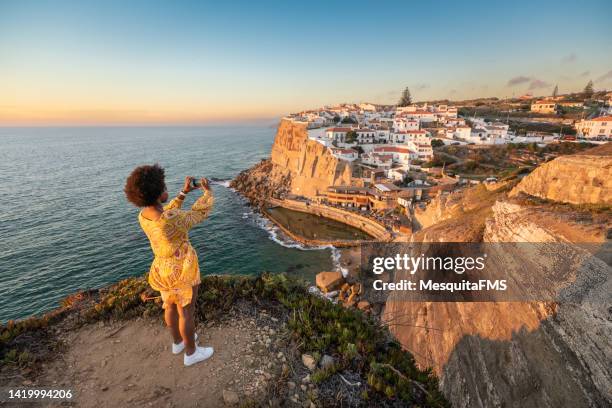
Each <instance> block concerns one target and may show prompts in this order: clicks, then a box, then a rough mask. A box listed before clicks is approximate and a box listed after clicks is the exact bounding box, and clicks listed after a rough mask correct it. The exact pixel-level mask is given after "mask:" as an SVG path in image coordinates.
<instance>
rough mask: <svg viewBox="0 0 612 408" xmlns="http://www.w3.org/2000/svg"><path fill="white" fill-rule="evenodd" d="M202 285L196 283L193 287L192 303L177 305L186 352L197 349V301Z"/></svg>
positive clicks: (188, 353)
mask: <svg viewBox="0 0 612 408" xmlns="http://www.w3.org/2000/svg"><path fill="white" fill-rule="evenodd" d="M199 286H200V285H195V286H194V287H193V288H192V291H193V292H192V294H191V303H190V304H188V305H186V306H184V307H182V306H180V305H177V309H178V315H179V331H180V333H181V337H182V338H183V341H184V342H185V354H187V355H188V356H190V355H192V354H193V352H194V351H195V338H194V336H195V319H194V314H195V302H196V299H197V297H198V288H199Z"/></svg>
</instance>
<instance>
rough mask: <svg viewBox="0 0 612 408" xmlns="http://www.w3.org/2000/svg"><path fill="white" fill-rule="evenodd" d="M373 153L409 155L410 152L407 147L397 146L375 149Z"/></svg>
mask: <svg viewBox="0 0 612 408" xmlns="http://www.w3.org/2000/svg"><path fill="white" fill-rule="evenodd" d="M374 152H376V153H378V152H382V153H410V152H411V150H410V149H408V148H407V147H397V146H381V147H376V148H375V149H374Z"/></svg>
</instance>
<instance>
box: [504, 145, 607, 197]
mask: <svg viewBox="0 0 612 408" xmlns="http://www.w3.org/2000/svg"><path fill="white" fill-rule="evenodd" d="M521 193H524V194H527V195H530V196H535V197H539V198H542V199H546V200H551V201H557V202H562V203H570V204H603V205H612V143H607V144H605V145H603V146H600V147H597V148H594V149H591V150H586V151H584V152H583V153H581V154H575V155H570V156H561V157H558V158H556V159H554V160H552V161H550V162H548V163H546V164H544V165H542V166H540V167H538V168H537V169H535V170H534V171H533V172H532V173H531V174H530V175H528V176H527V177H525V178H524V179H523V180H522V181H521V182H520V183H519V184H518V185H517V186H516V187H515V188H514V189H513V190H512V192H511V193H510V196H511V197H514V196H518V195H520V194H521Z"/></svg>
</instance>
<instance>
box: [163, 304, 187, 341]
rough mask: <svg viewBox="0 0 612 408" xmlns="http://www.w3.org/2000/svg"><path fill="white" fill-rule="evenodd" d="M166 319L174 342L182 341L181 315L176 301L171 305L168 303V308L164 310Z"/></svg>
mask: <svg viewBox="0 0 612 408" xmlns="http://www.w3.org/2000/svg"><path fill="white" fill-rule="evenodd" d="M164 320H165V321H166V326H168V330H170V334H171V335H172V341H174V344H179V343H180V342H181V341H183V338H182V337H181V332H180V331H179V315H178V312H177V310H176V305H175V304H174V303H173V304H171V305H166V309H165V310H164Z"/></svg>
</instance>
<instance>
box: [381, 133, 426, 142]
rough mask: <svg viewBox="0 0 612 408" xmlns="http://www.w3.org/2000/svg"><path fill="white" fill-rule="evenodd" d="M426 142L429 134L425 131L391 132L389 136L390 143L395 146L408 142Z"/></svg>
mask: <svg viewBox="0 0 612 408" xmlns="http://www.w3.org/2000/svg"><path fill="white" fill-rule="evenodd" d="M427 140H429V132H427V131H425V130H404V131H399V132H393V133H392V134H391V136H390V142H391V143H397V144H402V143H408V142H419V143H427Z"/></svg>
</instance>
